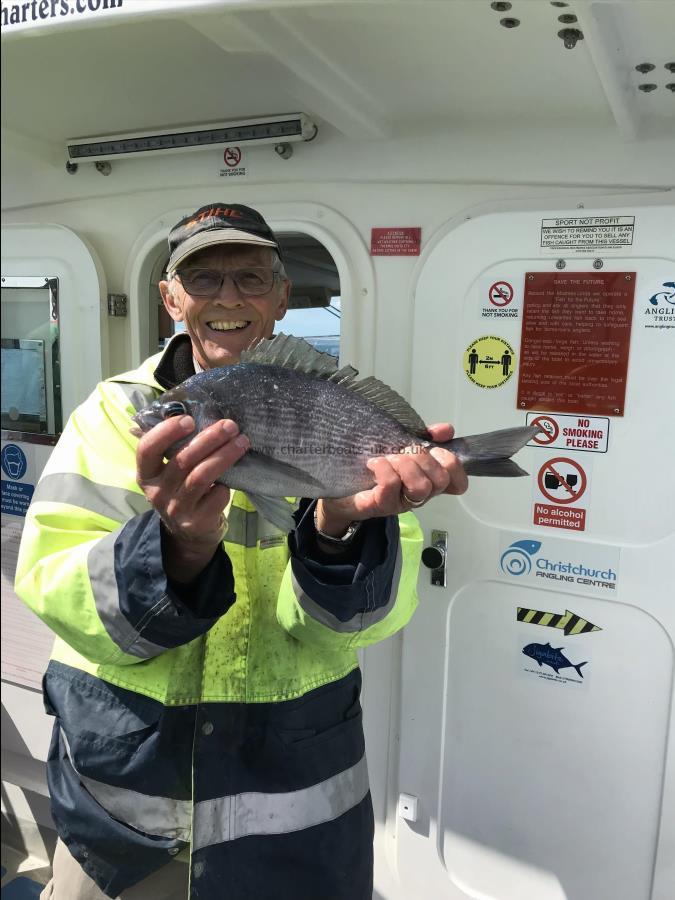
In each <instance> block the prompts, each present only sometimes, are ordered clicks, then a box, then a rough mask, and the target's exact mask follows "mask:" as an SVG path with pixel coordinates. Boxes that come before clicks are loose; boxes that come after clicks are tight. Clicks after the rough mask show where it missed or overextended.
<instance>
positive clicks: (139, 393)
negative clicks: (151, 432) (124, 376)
mask: <svg viewBox="0 0 675 900" xmlns="http://www.w3.org/2000/svg"><path fill="white" fill-rule="evenodd" d="M113 384H116V385H117V386H118V387H119V388H120V389H121V390H122V392H123V393H124V395H125V396H126V398H127V400H128V401H129V402H130V403H131V405H132V406H133V408H134V409H135V410H139V409H143V407H144V406H147V405H148V404H149V403H152V401H153V400H154V399H155V398H156V397H157V396H158V391H157V390H155V389H154V388H151V387H149V386H148V385H147V384H127V383H125V382H124V381H114V382H113Z"/></svg>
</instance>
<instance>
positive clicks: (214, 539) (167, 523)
mask: <svg viewBox="0 0 675 900" xmlns="http://www.w3.org/2000/svg"><path fill="white" fill-rule="evenodd" d="M194 427H195V423H194V419H192V418H191V417H190V416H177V417H175V418H171V419H167V420H166V421H165V422H161V423H160V424H159V425H157V426H155V428H153V429H151V430H150V431H148V432H147V433H146V434H144V435H143V437H142V438H141V439H140V441H139V442H138V450H137V451H136V466H137V474H136V480H137V482H138V484H139V485H140V487H141V488H142V490H143V493H144V494H145V496H146V497H147V499H148V500H149V502H150V503H151V504H152V506H153V507H154V508H155V509H156V511H157V512H158V513H159V515H160V517H161V519H162V522H163V525H164V534H163V542H162V556H163V559H164V570H165V571H166V573H167V575H169V576H170V577H171V578H173V579H174V580H176V581H180V582H184V583H187V582H189V581H191V580H192V579H193V578H195V577H196V576H197V575H199V573H200V572H201V571H202V569H204V568H205V566H206V565H207V564H208V563H209V562H210V560H211V558H212V557H213V554H214V553H215V552H216V550H217V549H218V545H219V544H220V542H221V541H222V539H223V536H224V534H225V530H226V522H225V517H224V515H223V510H224V509H225V507H226V506H227V504H228V502H229V499H230V491H229V489H228V488H227V487H226V486H225V485H223V484H216V483H214V482H215V481H216V479H217V478H219V477H220V476H221V475H223V474H224V473H225V472H226V471H227V470H228V469H229V468H230V466H233V465H234V463H236V462H237V460H239V459H241V457H242V456H243V455H244V453H245V452H246V450H247V449H248V447H249V446H250V445H249V441H248V438H246V437H245V436H244V435H240V434H239V428H238V427H237V425H236V424H235V423H234V422H232V421H231V420H230V419H223V420H221V421H220V422H215V423H214V424H213V425H210V426H209V427H208V428H206V429H204V431H202V432H200V433H199V434H197V435H195V437H194V438H193V439H192V440H191V441H190V443H189V444H187V445H186V446H185V447H182V448H181V449H180V450H179V451H178V453H177V454H176V455H175V456H174V457H173V459H171V460H169V462H164V455H165V453H166V451H167V450H168V449H169V447H171V445H172V444H175V443H176V442H177V441H179V440H182V439H184V438H185V437H186V435H188V434H190V432H192V431H194Z"/></svg>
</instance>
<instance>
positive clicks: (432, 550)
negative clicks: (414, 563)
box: [422, 530, 448, 587]
mask: <svg viewBox="0 0 675 900" xmlns="http://www.w3.org/2000/svg"><path fill="white" fill-rule="evenodd" d="M447 555H448V532H447V531H436V530H433V531H432V532H431V545H430V546H429V547H425V548H424V550H422V562H423V563H424V565H425V566H426V567H427V569H431V583H432V585H434V586H435V587H445V566H446V559H447Z"/></svg>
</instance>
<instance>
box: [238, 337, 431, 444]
mask: <svg viewBox="0 0 675 900" xmlns="http://www.w3.org/2000/svg"><path fill="white" fill-rule="evenodd" d="M240 359H241V362H242V363H256V364H257V365H263V366H283V368H285V369H294V370H295V371H296V372H304V373H305V374H306V375H312V376H313V377H314V378H323V379H325V380H326V381H334V382H336V383H337V384H340V385H342V386H343V387H345V388H347V389H348V390H350V391H353V392H354V393H355V394H358V395H359V396H360V397H363V399H364V400H368V401H369V402H370V403H373V404H374V405H375V406H377V407H378V409H381V410H382V411H383V412H385V413H387V414H388V415H390V416H391V417H392V418H393V419H396V421H397V422H399V424H401V425H403V427H404V428H405V429H407V430H408V431H410V432H412V433H413V434H414V435H416V436H417V437H420V438H423V439H425V440H428V439H429V437H430V435H429V432H428V431H427V426H426V425H425V424H424V422H423V420H422V419H421V418H420V416H419V415H418V414H417V413H416V412H415V410H414V409H413V408H412V406H410V404H409V403H408V401H407V400H404V398H403V397H401V395H400V394H397V393H396V391H394V390H392V388H390V387H389V386H388V385H386V384H384V383H383V382H382V381H379V380H378V379H377V378H374V377H373V376H372V375H371V376H369V377H367V378H363V379H361V380H360V381H357V376H358V374H359V373H358V369H355V368H354V367H353V366H349V365H347V366H342V368H340V369H338V362H337V359H336V358H335V357H334V356H331V355H330V354H328V353H321V351H320V350H315V349H314V347H312V345H311V344H310V343H308V342H307V341H305V340H303V339H302V338H298V337H294V336H293V335H289V334H278V335H276V337H274V338H271V339H267V338H264V339H263V340H262V341H260V343H259V344H258V345H257V346H256V347H254V348H253V349H252V350H245V351H244V352H243V353H242V354H241V357H240Z"/></svg>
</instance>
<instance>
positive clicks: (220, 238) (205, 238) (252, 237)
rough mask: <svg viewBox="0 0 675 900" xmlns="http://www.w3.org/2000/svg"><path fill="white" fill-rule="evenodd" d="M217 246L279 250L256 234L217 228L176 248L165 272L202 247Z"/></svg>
mask: <svg viewBox="0 0 675 900" xmlns="http://www.w3.org/2000/svg"><path fill="white" fill-rule="evenodd" d="M218 244H251V245H252V246H255V247H274V249H275V250H278V249H279V248H278V247H277V245H276V244H275V242H274V241H270V240H268V239H267V238H264V237H259V236H258V235H257V234H250V233H249V232H248V231H238V230H237V229H236V228H217V229H215V230H213V231H202V232H200V233H199V234H195V236H194V237H191V238H189V239H188V240H187V241H184V242H183V243H182V244H181V245H180V246H179V247H176V249H175V250H174V252H173V254H172V255H171V257H170V258H169V262H168V263H167V265H166V270H167V272H173V271H174V270H175V269H177V268H178V266H179V265H180V264H181V263H182V262H185V260H186V259H187V258H188V256H192V254H193V253H196V252H197V250H203V249H204V247H215V246H217V245H218Z"/></svg>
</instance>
